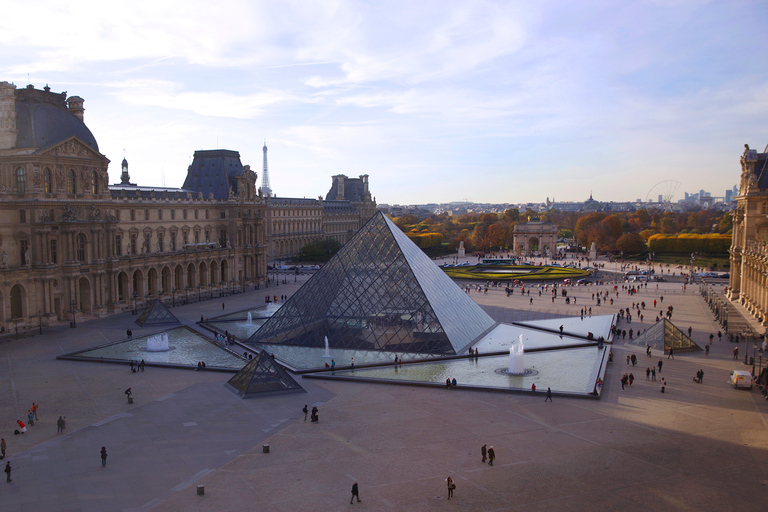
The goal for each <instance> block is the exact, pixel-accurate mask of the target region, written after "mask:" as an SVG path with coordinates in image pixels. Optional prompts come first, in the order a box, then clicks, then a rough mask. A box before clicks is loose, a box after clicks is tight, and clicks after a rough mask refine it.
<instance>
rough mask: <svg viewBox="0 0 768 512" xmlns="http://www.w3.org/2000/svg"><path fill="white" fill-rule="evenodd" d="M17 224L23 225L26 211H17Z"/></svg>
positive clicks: (25, 219) (25, 220)
mask: <svg viewBox="0 0 768 512" xmlns="http://www.w3.org/2000/svg"><path fill="white" fill-rule="evenodd" d="M19 222H21V223H22V224H24V223H25V222H27V211H26V210H19Z"/></svg>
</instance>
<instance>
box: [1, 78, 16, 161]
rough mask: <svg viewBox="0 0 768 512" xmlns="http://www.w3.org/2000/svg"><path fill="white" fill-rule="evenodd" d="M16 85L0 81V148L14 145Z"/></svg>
mask: <svg viewBox="0 0 768 512" xmlns="http://www.w3.org/2000/svg"><path fill="white" fill-rule="evenodd" d="M16 132H17V130H16V86H15V85H13V84H9V83H8V82H0V149H11V148H13V147H15V146H16Z"/></svg>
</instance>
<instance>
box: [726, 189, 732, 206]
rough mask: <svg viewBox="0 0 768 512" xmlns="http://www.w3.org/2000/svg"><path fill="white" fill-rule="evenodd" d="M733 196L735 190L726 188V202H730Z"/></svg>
mask: <svg viewBox="0 0 768 512" xmlns="http://www.w3.org/2000/svg"><path fill="white" fill-rule="evenodd" d="M732 197H733V192H732V191H731V190H726V191H725V202H726V203H730V202H731V198H732Z"/></svg>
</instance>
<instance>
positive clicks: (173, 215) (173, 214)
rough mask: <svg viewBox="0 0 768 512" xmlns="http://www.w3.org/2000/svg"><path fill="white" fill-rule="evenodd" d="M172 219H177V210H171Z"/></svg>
mask: <svg viewBox="0 0 768 512" xmlns="http://www.w3.org/2000/svg"><path fill="white" fill-rule="evenodd" d="M171 220H176V210H171Z"/></svg>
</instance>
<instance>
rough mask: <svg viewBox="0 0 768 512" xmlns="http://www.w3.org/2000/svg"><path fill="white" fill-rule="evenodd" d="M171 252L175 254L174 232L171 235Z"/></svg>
mask: <svg viewBox="0 0 768 512" xmlns="http://www.w3.org/2000/svg"><path fill="white" fill-rule="evenodd" d="M171 211H173V210H171ZM171 251H172V252H176V232H175V231H174V232H172V233H171Z"/></svg>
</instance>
